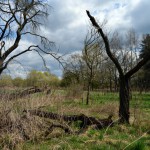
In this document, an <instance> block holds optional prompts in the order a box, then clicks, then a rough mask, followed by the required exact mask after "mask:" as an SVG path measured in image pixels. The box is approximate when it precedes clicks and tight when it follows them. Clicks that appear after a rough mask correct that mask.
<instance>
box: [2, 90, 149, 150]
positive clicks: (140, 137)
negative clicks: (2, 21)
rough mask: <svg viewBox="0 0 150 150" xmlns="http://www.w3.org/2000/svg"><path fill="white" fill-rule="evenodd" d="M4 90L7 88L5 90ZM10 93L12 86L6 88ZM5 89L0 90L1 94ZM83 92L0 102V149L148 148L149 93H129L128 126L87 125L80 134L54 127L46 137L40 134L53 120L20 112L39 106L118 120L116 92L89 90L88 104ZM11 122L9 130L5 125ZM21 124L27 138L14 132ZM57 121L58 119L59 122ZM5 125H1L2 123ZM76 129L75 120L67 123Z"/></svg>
mask: <svg viewBox="0 0 150 150" xmlns="http://www.w3.org/2000/svg"><path fill="white" fill-rule="evenodd" d="M7 92H8V91H7ZM9 92H10V93H12V92H14V89H13V90H12V89H9ZM3 93H5V91H4V90H3V91H2V90H1V95H3ZM85 99H86V92H82V91H81V90H79V89H78V90H77V91H73V90H71V89H67V90H57V89H56V90H52V92H51V94H49V95H46V94H43V93H37V94H32V95H30V96H26V97H24V98H19V99H16V100H11V101H7V100H6V99H3V98H2V99H1V101H0V116H1V117H0V118H1V122H0V132H1V135H0V149H3V150H6V149H16V150H80V149H81V150H83V149H84V150H149V149H150V93H149V92H147V93H138V92H133V94H132V100H131V101H130V116H131V117H130V125H118V124H117V123H116V124H115V125H114V126H113V127H108V128H104V129H102V130H94V129H92V128H91V127H89V128H88V129H87V130H86V131H85V132H84V133H82V134H79V135H76V134H66V133H64V131H62V130H61V129H57V128H56V129H54V130H53V132H51V133H50V134H49V135H48V136H47V137H46V138H45V137H43V136H42V135H43V133H44V132H45V130H46V129H47V128H48V127H49V126H50V124H51V123H52V122H54V121H53V120H50V119H44V118H40V117H37V116H30V115H29V114H24V113H23V110H24V109H40V110H43V111H48V112H55V113H58V114H66V115H74V114H85V115H87V116H94V117H96V118H107V117H108V116H109V115H110V114H111V115H113V118H112V119H113V121H114V122H117V120H118V106H119V96H118V93H110V92H102V91H101V92H98V91H96V92H91V94H90V104H89V105H88V106H87V105H85ZM9 120H11V122H13V127H12V125H11V131H10V130H9V126H8V127H7V125H5V124H8V122H9ZM57 122H58V121H57ZM20 123H21V124H22V125H23V127H24V130H25V132H26V134H28V136H29V137H30V139H29V140H23V138H22V135H21V134H20V133H19V132H18V124H20ZM59 123H61V122H59ZM4 125H5V126H6V127H5V128H1V127H2V126H4ZM71 127H72V128H73V129H77V128H78V123H76V124H73V125H72V126H71Z"/></svg>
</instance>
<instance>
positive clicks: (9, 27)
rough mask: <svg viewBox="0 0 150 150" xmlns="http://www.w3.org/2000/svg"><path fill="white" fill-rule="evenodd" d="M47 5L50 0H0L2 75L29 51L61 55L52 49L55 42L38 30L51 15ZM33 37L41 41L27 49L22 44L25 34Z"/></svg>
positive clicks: (40, 54)
mask: <svg viewBox="0 0 150 150" xmlns="http://www.w3.org/2000/svg"><path fill="white" fill-rule="evenodd" d="M48 7H49V6H48V3H47V1H42V0H0V75H1V73H2V72H3V71H4V70H5V69H6V68H7V66H8V64H9V63H10V62H11V61H12V60H13V59H15V58H16V57H18V56H20V55H23V54H25V53H27V52H31V51H35V52H37V53H38V54H39V56H40V57H42V53H44V54H50V55H51V56H53V57H55V58H58V57H57V55H56V53H53V52H52V50H51V48H52V46H53V45H54V43H53V42H51V41H50V40H49V39H48V38H46V37H44V36H42V35H40V33H39V32H38V31H39V29H40V27H41V26H42V25H43V22H44V18H46V17H47V16H48ZM37 29H38V30H37ZM34 37H37V38H39V39H40V41H41V42H40V43H39V42H38V41H39V40H38V39H36V41H37V43H35V44H32V45H29V47H27V48H26V49H23V48H22V47H19V46H20V42H21V40H22V39H23V38H30V39H33V38H34ZM8 41H11V42H9V43H11V44H8ZM18 48H19V50H18ZM42 60H43V61H44V59H43V57H42ZM44 63H45V61H44Z"/></svg>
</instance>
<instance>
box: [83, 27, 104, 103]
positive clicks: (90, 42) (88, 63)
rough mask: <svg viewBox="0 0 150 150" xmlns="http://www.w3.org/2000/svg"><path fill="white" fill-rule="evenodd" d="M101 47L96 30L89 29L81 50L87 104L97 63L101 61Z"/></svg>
mask: <svg viewBox="0 0 150 150" xmlns="http://www.w3.org/2000/svg"><path fill="white" fill-rule="evenodd" d="M100 46H101V47H100ZM102 47H103V44H102V43H101V40H99V38H98V35H97V32H96V31H95V30H93V29H90V31H89V32H88V34H87V36H86V38H85V41H84V48H83V50H82V59H83V62H84V64H85V65H84V68H85V74H86V82H87V96H86V104H87V105H88V104H89V97H90V90H91V89H93V85H92V84H93V79H94V77H95V75H96V72H97V70H98V68H99V64H100V63H101V62H102V59H103V58H102V52H103V51H102Z"/></svg>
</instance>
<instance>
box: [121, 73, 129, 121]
mask: <svg viewBox="0 0 150 150" xmlns="http://www.w3.org/2000/svg"><path fill="white" fill-rule="evenodd" d="M119 82H120V90H119V100H120V101H119V118H120V123H129V116H130V113H129V100H130V84H129V78H126V77H125V76H122V77H120V79H119Z"/></svg>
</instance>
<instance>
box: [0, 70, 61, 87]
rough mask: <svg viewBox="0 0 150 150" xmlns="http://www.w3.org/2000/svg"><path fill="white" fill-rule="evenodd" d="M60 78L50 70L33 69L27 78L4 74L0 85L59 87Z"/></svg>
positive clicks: (0, 79)
mask: <svg viewBox="0 0 150 150" xmlns="http://www.w3.org/2000/svg"><path fill="white" fill-rule="evenodd" d="M59 85H60V80H59V78H58V77H57V76H56V75H53V74H51V73H49V72H41V71H36V70H32V71H31V72H29V73H28V75H27V77H26V78H25V79H23V78H21V77H16V78H12V77H11V76H10V75H6V74H3V75H2V76H1V77H0V87H19V88H24V87H33V86H34V87H43V88H44V87H58V86H59Z"/></svg>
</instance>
